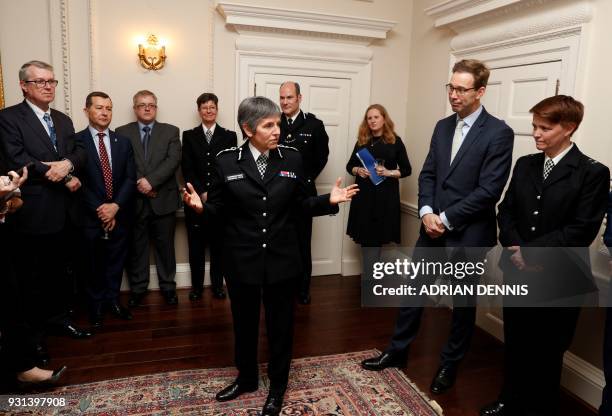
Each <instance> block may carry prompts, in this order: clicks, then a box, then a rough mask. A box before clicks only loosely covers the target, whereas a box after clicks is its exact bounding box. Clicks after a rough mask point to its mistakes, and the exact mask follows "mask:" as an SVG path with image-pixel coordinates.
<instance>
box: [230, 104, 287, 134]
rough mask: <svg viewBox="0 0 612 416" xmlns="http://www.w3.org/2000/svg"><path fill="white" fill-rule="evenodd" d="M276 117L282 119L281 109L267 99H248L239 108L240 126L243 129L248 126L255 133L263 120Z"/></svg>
mask: <svg viewBox="0 0 612 416" xmlns="http://www.w3.org/2000/svg"><path fill="white" fill-rule="evenodd" d="M274 116H279V117H280V108H278V105H276V103H275V102H274V101H272V100H270V99H269V98H266V97H261V96H257V97H248V98H245V99H244V100H242V102H241V103H240V106H238V125H239V126H240V128H242V126H243V125H245V124H246V126H247V127H248V128H249V129H250V130H251V131H253V132H254V131H255V130H256V129H257V125H258V124H259V122H260V121H261V120H262V119H264V118H267V117H274Z"/></svg>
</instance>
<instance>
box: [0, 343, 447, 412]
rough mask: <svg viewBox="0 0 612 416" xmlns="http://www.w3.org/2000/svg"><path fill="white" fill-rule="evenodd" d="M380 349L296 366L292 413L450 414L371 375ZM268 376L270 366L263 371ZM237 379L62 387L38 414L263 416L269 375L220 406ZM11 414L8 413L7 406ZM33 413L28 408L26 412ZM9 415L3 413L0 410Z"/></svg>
mask: <svg viewBox="0 0 612 416" xmlns="http://www.w3.org/2000/svg"><path fill="white" fill-rule="evenodd" d="M376 353H378V351H375V350H373V351H361V352H352V353H347V354H337V355H328V356H323V357H309V358H300V359H296V360H294V361H293V363H292V366H291V375H290V380H289V389H288V391H287V394H286V395H285V402H284V407H283V411H282V415H284V416H288V415H291V416H302V415H304V416H305V415H308V416H315V415H321V416H322V415H325V416H340V415H347V416H361V415H369V416H383V415H385V416H386V415H389V416H390V415H393V416H402V415H407V416H438V415H441V414H442V409H441V408H440V406H439V405H438V404H437V403H436V402H435V401H433V400H429V399H428V398H427V397H426V396H425V395H424V394H423V393H421V392H419V391H418V389H417V388H416V387H415V386H414V385H413V384H412V383H411V382H410V380H409V379H408V378H407V377H406V376H405V375H404V374H403V373H402V372H401V371H399V370H398V369H386V370H384V371H380V372H372V371H365V370H363V369H362V368H361V367H360V365H359V362H360V361H361V360H363V359H364V358H367V357H371V356H372V355H373V354H376ZM261 373H262V374H265V373H266V371H265V366H264V368H262V371H261ZM235 377H236V370H235V369H233V368H216V369H202V370H187V371H175V372H169V373H160V374H151V375H147V376H139V377H130V378H122V379H116V380H108V381H102V382H97V383H89V384H79V385H74V386H66V387H61V388H57V389H55V390H54V391H50V392H47V393H46V394H45V396H54V397H65V398H66V406H65V407H61V408H55V409H53V410H51V409H50V408H44V409H43V408H39V409H36V408H33V407H30V408H28V409H27V412H24V413H18V412H17V413H16V412H14V409H13V410H12V411H11V413H10V414H30V415H108V416H110V415H151V414H155V415H175V414H180V415H206V416H221V415H226V416H256V415H259V414H260V411H261V407H262V406H263V403H264V402H265V399H266V395H267V390H268V389H267V382H268V380H267V378H266V377H265V376H264V377H263V378H262V380H261V381H260V388H259V390H258V391H256V392H254V393H249V394H244V395H242V396H240V398H239V399H237V400H233V401H230V402H225V403H219V402H216V401H215V399H214V396H215V393H216V392H217V391H219V390H220V389H222V388H223V387H225V386H226V385H228V384H229V383H231V382H232V381H233V380H234V378H235ZM0 410H5V411H6V410H7V409H0ZM23 410H25V409H23ZM0 413H1V412H0Z"/></svg>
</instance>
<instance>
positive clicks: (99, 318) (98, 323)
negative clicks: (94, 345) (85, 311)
mask: <svg viewBox="0 0 612 416" xmlns="http://www.w3.org/2000/svg"><path fill="white" fill-rule="evenodd" d="M89 323H90V324H91V327H92V328H94V329H100V328H102V326H103V323H104V317H103V315H102V312H92V313H90V314H89Z"/></svg>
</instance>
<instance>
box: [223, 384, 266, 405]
mask: <svg viewBox="0 0 612 416" xmlns="http://www.w3.org/2000/svg"><path fill="white" fill-rule="evenodd" d="M258 388H259V386H258V385H257V384H255V385H251V384H244V383H242V384H241V383H238V382H237V381H234V382H233V383H232V384H230V385H229V386H227V387H226V388H224V389H223V390H221V391H220V392H219V393H217V395H216V396H215V399H217V401H219V402H227V401H228V400H234V399H235V398H236V397H238V396H240V395H241V394H243V393H251V392H254V391H256V390H257V389H258Z"/></svg>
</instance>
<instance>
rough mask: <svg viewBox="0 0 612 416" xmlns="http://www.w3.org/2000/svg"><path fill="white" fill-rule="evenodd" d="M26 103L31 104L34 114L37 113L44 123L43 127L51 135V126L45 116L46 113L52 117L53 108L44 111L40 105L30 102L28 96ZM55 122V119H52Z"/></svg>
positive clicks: (37, 116)
mask: <svg viewBox="0 0 612 416" xmlns="http://www.w3.org/2000/svg"><path fill="white" fill-rule="evenodd" d="M25 101H26V103H28V105H29V106H30V108H31V109H32V111H34V114H36V118H38V120H39V121H40V123H41V124H42V126H43V128H44V129H45V131H46V132H47V134H48V135H49V137H51V133H50V132H49V126H48V125H47V122H46V121H45V120H44V119H43V117H44V116H45V114H47V115H48V116H49V117H51V109H50V108H49V109H48V110H47V111H43V110H42V109H41V108H40V107H39V106H37V105H36V104H32V103H31V102H30V100H28V99H27V98H26V100H25ZM52 123H53V121H52Z"/></svg>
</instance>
